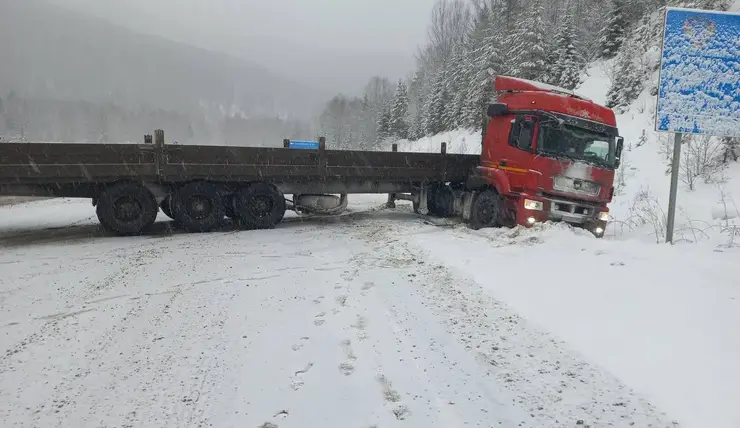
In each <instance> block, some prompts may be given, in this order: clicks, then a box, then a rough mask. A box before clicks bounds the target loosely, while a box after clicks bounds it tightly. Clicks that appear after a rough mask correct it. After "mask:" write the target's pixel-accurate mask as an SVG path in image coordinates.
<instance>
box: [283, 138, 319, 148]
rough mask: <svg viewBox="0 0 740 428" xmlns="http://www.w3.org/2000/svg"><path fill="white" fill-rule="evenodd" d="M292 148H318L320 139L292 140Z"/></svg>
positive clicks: (290, 146) (290, 145)
mask: <svg viewBox="0 0 740 428" xmlns="http://www.w3.org/2000/svg"><path fill="white" fill-rule="evenodd" d="M288 147H289V148H291V149H306V150H318V148H319V142H318V141H301V140H290V144H289V145H288Z"/></svg>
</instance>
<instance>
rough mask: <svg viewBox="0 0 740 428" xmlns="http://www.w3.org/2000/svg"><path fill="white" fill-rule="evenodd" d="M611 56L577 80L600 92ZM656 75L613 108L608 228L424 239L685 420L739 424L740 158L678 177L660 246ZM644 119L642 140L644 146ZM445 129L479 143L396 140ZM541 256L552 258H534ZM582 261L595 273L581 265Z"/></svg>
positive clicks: (663, 173) (475, 136)
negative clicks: (669, 232)
mask: <svg viewBox="0 0 740 428" xmlns="http://www.w3.org/2000/svg"><path fill="white" fill-rule="evenodd" d="M735 7H736V9H740V2H738V4H736V5H735ZM608 67H609V64H608V63H607V64H605V63H598V64H594V65H593V66H592V67H590V68H589V69H588V70H587V73H586V74H585V75H584V83H583V84H582V85H581V86H580V87H579V88H578V91H579V92H580V93H583V94H584V95H586V96H588V97H589V98H591V99H593V100H594V101H595V102H598V103H602V104H603V103H604V102H605V100H606V92H607V90H608V87H609V79H608V77H607V69H608ZM656 77H657V76H656ZM649 87H650V85H648V88H647V89H646V90H645V92H644V93H643V94H642V95H641V96H640V97H639V98H638V99H637V100H636V101H635V102H634V103H633V104H632V106H631V107H630V108H629V109H627V110H626V112H625V113H623V114H619V115H618V117H617V122H618V126H619V129H620V133H621V135H623V136H624V137H625V140H626V142H625V146H626V147H627V148H628V149H627V150H626V151H625V153H624V156H623V157H624V163H623V166H622V171H621V172H620V173H621V174H624V185H623V186H621V187H620V189H619V192H618V194H617V196H616V197H615V200H614V202H613V203H612V204H611V206H610V208H611V211H612V216H613V222H612V226H611V227H610V230H609V235H608V236H607V237H606V239H604V240H601V241H597V240H593V239H591V238H590V237H588V236H582V235H581V234H580V233H578V231H573V230H569V228H568V227H565V226H547V225H543V226H541V227H540V228H538V230H534V231H523V230H519V229H517V230H514V231H506V230H501V231H485V232H481V233H480V234H472V233H471V232H470V231H467V230H464V229H462V228H458V229H456V231H455V232H454V233H452V234H449V233H448V234H445V235H444V236H442V235H440V236H438V237H435V238H434V239H433V238H432V235H427V234H425V235H420V236H419V237H418V239H416V240H415V241H416V242H418V243H419V244H420V245H421V246H422V247H424V248H426V249H428V250H429V252H430V254H431V257H433V258H435V259H436V260H439V261H444V262H445V264H446V265H447V266H454V267H456V268H457V269H458V270H459V272H468V274H469V275H471V276H472V277H473V278H475V281H476V282H477V283H478V284H480V285H481V286H482V287H484V288H485V289H486V291H487V292H488V293H490V295H491V296H494V297H495V298H497V299H501V300H502V301H504V302H506V303H507V304H509V305H511V306H512V307H513V308H514V309H515V310H516V311H517V312H518V313H519V314H520V315H522V316H524V317H525V318H527V319H528V320H530V321H533V322H535V323H537V324H538V325H540V326H543V327H544V328H546V329H547V330H548V331H550V332H552V333H553V334H555V335H556V336H557V337H558V338H560V339H562V340H565V341H566V342H567V343H568V344H570V345H572V346H574V347H575V348H576V349H578V350H579V351H580V352H582V353H583V354H584V355H586V356H587V357H588V359H589V360H590V361H595V362H598V364H599V365H601V366H603V367H605V368H607V369H608V370H609V371H610V372H612V373H614V374H615V375H617V376H618V377H619V379H621V380H622V381H624V382H626V383H627V384H628V385H630V386H631V387H634V388H635V389H636V390H637V391H639V392H640V393H643V394H646V395H647V396H648V397H650V398H651V399H652V400H654V401H653V403H655V404H657V405H659V406H660V407H661V408H662V409H663V410H665V411H667V412H668V414H669V415H670V416H671V417H672V418H675V419H676V420H677V421H678V422H680V425H681V426H687V427H695V428H702V427H706V426H714V427H727V428H731V427H732V428H734V427H737V426H740V410H738V408H737V406H736V405H735V404H736V403H737V400H740V369H738V365H737V363H736V362H737V361H738V360H740V340H738V338H737V334H736V333H735V332H734V328H735V327H733V326H737V325H740V318H739V317H738V312H739V311H740V287H739V286H738V284H740V281H739V280H738V278H740V275H739V274H740V271H738V268H737V267H736V266H737V265H736V261H737V260H738V256H740V252H739V251H738V244H740V236H733V234H732V230H731V229H732V228H734V227H737V228H740V221H739V220H740V219H739V217H740V211H739V210H738V207H740V163H734V164H731V165H730V166H729V167H728V168H726V169H725V170H723V171H722V173H721V174H718V175H717V176H716V177H715V181H714V182H709V183H705V182H703V181H701V180H698V181H697V183H696V187H695V190H693V191H691V190H689V189H688V188H687V186H686V185H684V184H682V185H681V186H680V189H679V196H678V211H677V222H676V238H677V243H679V244H681V245H677V246H675V247H666V246H656V245H655V242H656V240H658V241H660V240H662V239H663V236H664V235H663V234H664V226H665V214H664V213H665V212H667V209H668V208H667V206H668V193H669V187H670V177H669V175H668V173H667V165H668V164H667V160H666V157H665V156H664V155H663V154H662V153H661V145H662V144H663V143H664V141H668V142H672V136H669V135H663V134H658V133H656V132H654V131H653V129H654V122H653V120H654V118H653V115H654V111H655V97H654V96H651V95H650V94H649V89H650V88H649ZM643 130H644V131H645V134H646V136H647V142H646V143H645V144H644V145H643V146H641V147H636V146H637V142H638V141H639V140H640V136H641V135H642V132H643ZM669 138H671V139H670V140H668V139H669ZM443 141H444V142H448V150H449V151H450V152H454V153H479V150H480V134H479V132H470V131H467V130H458V131H454V132H447V133H443V134H440V135H437V136H434V137H431V138H425V139H423V140H421V141H418V142H409V141H400V142H399V150H400V151H425V152H438V151H439V146H440V143H441V142H443ZM720 178H721V179H720ZM722 195H724V196H722ZM723 199H724V202H723ZM472 235H476V236H472ZM481 235H482V236H481ZM688 243H693V244H690V245H689V244H688ZM491 247H493V248H491ZM483 248H487V249H483ZM495 260H505V268H504V269H503V270H500V269H496V267H497V264H496V262H495ZM533 261H534V263H543V265H542V266H543V267H545V269H534V270H533V269H532V264H531V263H533ZM576 263H577V264H576ZM574 266H578V268H579V269H583V270H584V273H586V278H589V277H591V278H593V279H592V280H589V279H584V278H582V277H580V276H579V277H574V276H573V272H572V270H573V267H574ZM471 272H472V273H471ZM494 272H495V274H493V273H494ZM591 272H592V275H588V273H591ZM492 274H493V276H494V279H492V278H491V275H492Z"/></svg>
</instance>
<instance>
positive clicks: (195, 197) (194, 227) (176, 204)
mask: <svg viewBox="0 0 740 428" xmlns="http://www.w3.org/2000/svg"><path fill="white" fill-rule="evenodd" d="M171 207H172V215H173V217H174V219H175V221H176V222H177V223H178V224H179V225H180V226H182V227H183V228H185V230H187V231H189V232H210V231H212V230H214V229H217V228H218V227H219V226H221V224H222V223H223V221H224V215H225V212H224V199H223V192H222V191H221V188H220V187H219V186H218V185H216V184H213V183H208V182H195V183H189V184H186V185H184V186H182V187H180V188H179V189H177V190H176V191H175V193H174V194H173V195H172V203H171Z"/></svg>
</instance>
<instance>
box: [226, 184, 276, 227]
mask: <svg viewBox="0 0 740 428" xmlns="http://www.w3.org/2000/svg"><path fill="white" fill-rule="evenodd" d="M234 208H235V210H236V213H237V215H238V216H239V220H241V222H242V223H243V224H244V226H246V227H247V228H250V229H270V228H272V227H274V226H275V225H276V224H278V223H279V222H280V221H281V220H282V219H283V216H284V215H285V197H284V196H283V194H282V193H281V192H280V191H279V190H277V189H276V188H275V187H273V186H270V185H269V184H266V183H253V184H250V185H249V186H247V187H245V188H243V189H240V190H239V191H238V192H237V193H236V194H235V195H234Z"/></svg>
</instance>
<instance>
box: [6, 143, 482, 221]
mask: <svg viewBox="0 0 740 428" xmlns="http://www.w3.org/2000/svg"><path fill="white" fill-rule="evenodd" d="M478 161H479V156H477V155H458V154H448V153H446V150H444V146H443V148H442V150H440V153H401V152H395V151H394V152H387V151H385V152H383V151H356V150H328V149H327V148H326V142H325V140H324V139H323V138H322V139H320V140H319V145H318V148H317V149H316V150H305V149H304V150H300V149H291V148H286V147H281V148H272V147H233V146H205V145H176V144H165V140H164V132H163V131H161V130H158V131H155V135H154V138H152V137H151V136H146V137H145V140H144V143H143V144H130V143H128V144H126V143H120V144H98V143H92V144H86V143H85V144H83V143H4V144H0V195H8V196H11V195H12V196H47V197H70V198H90V199H92V200H93V205H95V206H96V210H97V214H98V218H99V220H100V222H101V224H102V225H103V226H104V227H105V228H107V229H109V230H111V231H113V232H116V233H119V234H139V233H142V232H144V231H146V229H147V228H148V227H149V226H151V224H152V223H153V222H154V219H155V217H156V214H157V211H158V210H159V209H160V208H161V209H162V210H163V211H164V212H165V213H166V214H167V215H169V216H170V217H172V218H174V219H175V221H177V222H178V223H180V224H182V226H184V227H185V228H186V229H188V230H190V231H203V232H205V231H209V230H212V229H214V228H216V227H218V225H219V224H220V223H221V221H223V218H224V217H225V216H229V217H233V218H236V219H239V220H241V222H242V223H243V224H245V225H246V226H247V227H251V228H269V227H273V226H274V225H275V224H277V223H278V222H279V221H280V220H281V219H282V218H283V215H284V213H285V210H286V209H295V208H296V207H295V206H293V205H292V204H291V203H290V202H288V203H287V204H286V202H285V199H284V196H283V195H284V194H290V195H307V194H308V195H325V194H352V193H387V194H392V195H395V197H397V198H405V199H410V200H412V201H415V202H416V204H417V206H419V205H420V206H421V209H422V210H425V209H426V207H425V206H424V205H426V204H425V203H424V202H422V201H421V200H420V195H422V191H424V189H426V188H428V187H429V186H430V185H432V184H439V183H463V182H465V180H467V179H468V177H469V176H470V174H471V172H472V171H473V170H474V169H475V167H476V166H477V165H478ZM423 196H424V201H426V199H427V198H426V192H424V193H423Z"/></svg>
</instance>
